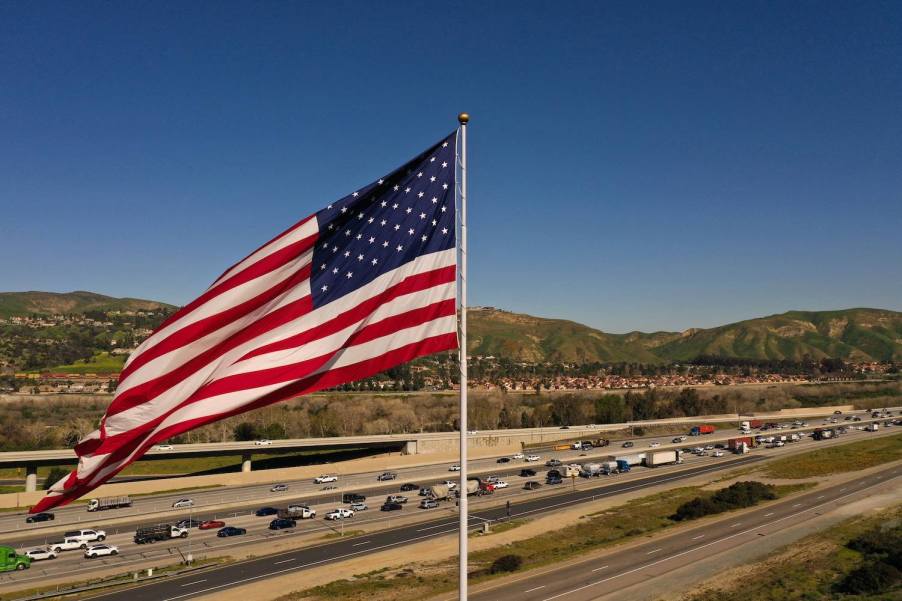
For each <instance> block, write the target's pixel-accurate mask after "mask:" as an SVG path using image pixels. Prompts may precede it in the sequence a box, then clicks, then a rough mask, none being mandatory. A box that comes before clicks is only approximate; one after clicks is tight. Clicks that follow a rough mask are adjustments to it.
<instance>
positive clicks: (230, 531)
mask: <svg viewBox="0 0 902 601" xmlns="http://www.w3.org/2000/svg"><path fill="white" fill-rule="evenodd" d="M270 527H272V524H270ZM274 530H275V528H274ZM242 534H247V530H246V529H244V528H236V527H235V526H226V527H225V528H220V529H219V531H218V532H217V533H216V536H218V537H219V538H225V537H226V536H241V535H242Z"/></svg>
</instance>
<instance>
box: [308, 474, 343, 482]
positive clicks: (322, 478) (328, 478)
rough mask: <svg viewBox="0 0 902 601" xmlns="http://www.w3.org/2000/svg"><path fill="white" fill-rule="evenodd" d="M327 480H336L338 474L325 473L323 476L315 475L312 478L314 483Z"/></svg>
mask: <svg viewBox="0 0 902 601" xmlns="http://www.w3.org/2000/svg"><path fill="white" fill-rule="evenodd" d="M329 482H338V476H335V475H333V474H327V475H324V476H317V477H316V478H314V479H313V483H314V484H327V483H329Z"/></svg>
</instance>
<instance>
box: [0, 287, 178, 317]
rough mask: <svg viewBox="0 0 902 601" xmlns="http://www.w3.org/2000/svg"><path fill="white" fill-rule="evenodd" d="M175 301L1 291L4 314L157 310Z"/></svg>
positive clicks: (76, 293) (1, 307) (0, 301)
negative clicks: (168, 302)
mask: <svg viewBox="0 0 902 601" xmlns="http://www.w3.org/2000/svg"><path fill="white" fill-rule="evenodd" d="M172 308H174V307H173V306H172V305H167V304H166V303H160V302H157V301H149V300H141V299H137V298H114V297H112V296H104V295H103V294H96V293H94V292H83V291H77V292H0V317H10V316H12V315H31V314H39V315H53V314H64V313H84V312H85V311H117V310H118V311H154V310H156V309H172Z"/></svg>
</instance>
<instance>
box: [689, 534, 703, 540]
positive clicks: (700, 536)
mask: <svg viewBox="0 0 902 601" xmlns="http://www.w3.org/2000/svg"><path fill="white" fill-rule="evenodd" d="M700 538H705V535H704V534H699V535H698V536H696V537H695V538H693V539H692V540H698V539H700Z"/></svg>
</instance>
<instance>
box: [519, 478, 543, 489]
mask: <svg viewBox="0 0 902 601" xmlns="http://www.w3.org/2000/svg"><path fill="white" fill-rule="evenodd" d="M537 488H542V483H541V482H536V481H535V480H530V481H529V482H527V483H526V484H524V485H523V489H524V490H536V489H537Z"/></svg>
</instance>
